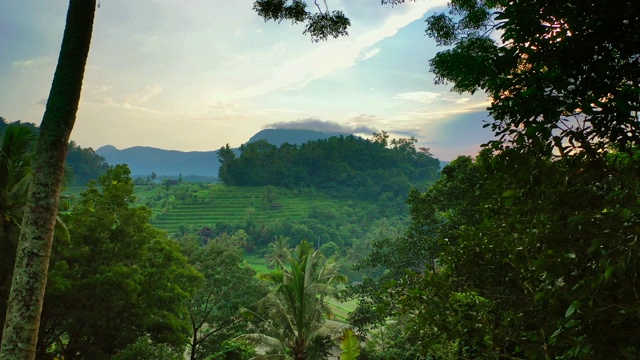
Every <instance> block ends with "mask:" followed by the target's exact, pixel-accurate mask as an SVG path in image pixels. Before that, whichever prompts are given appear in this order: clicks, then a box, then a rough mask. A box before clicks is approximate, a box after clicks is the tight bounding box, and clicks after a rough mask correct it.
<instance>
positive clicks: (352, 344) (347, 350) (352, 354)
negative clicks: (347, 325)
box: [340, 329, 360, 360]
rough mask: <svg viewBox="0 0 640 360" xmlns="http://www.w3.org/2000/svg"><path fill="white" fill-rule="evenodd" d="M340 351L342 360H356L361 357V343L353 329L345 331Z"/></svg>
mask: <svg viewBox="0 0 640 360" xmlns="http://www.w3.org/2000/svg"><path fill="white" fill-rule="evenodd" d="M340 349H341V350H342V351H341V352H340V360H356V359H357V358H358V355H360V342H359V341H358V338H357V337H356V336H355V335H354V334H353V331H351V329H344V332H343V334H342V341H340Z"/></svg>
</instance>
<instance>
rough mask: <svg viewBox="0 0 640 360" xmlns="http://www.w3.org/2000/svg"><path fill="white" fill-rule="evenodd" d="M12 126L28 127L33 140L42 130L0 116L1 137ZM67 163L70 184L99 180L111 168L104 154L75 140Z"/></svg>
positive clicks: (67, 176) (66, 176) (67, 179)
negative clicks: (82, 145) (8, 120)
mask: <svg viewBox="0 0 640 360" xmlns="http://www.w3.org/2000/svg"><path fill="white" fill-rule="evenodd" d="M11 126H14V127H15V126H18V127H21V128H25V129H28V130H29V131H30V132H31V134H32V138H31V142H33V141H34V140H35V137H36V136H37V135H38V134H39V132H40V128H39V127H38V126H37V125H35V124H33V123H27V122H20V121H15V122H11V123H9V122H7V121H6V120H5V119H4V118H2V117H0V138H2V136H3V134H4V133H5V131H6V129H8V128H9V127H11ZM32 146H33V143H32V144H30V146H29V149H30V151H31V147H32ZM65 163H66V168H65V182H66V183H67V184H68V185H85V184H87V183H88V182H89V180H97V179H98V177H100V176H101V175H103V174H104V173H105V172H106V171H107V169H108V168H109V164H107V161H106V159H105V158H104V157H103V156H100V155H98V154H96V152H95V151H94V150H93V149H92V148H83V147H81V146H79V145H78V144H76V143H75V141H70V142H69V150H68V152H67V157H66V160H65Z"/></svg>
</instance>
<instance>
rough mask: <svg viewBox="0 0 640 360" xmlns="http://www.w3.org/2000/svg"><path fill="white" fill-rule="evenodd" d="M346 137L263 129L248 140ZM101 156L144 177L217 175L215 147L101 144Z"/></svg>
mask: <svg viewBox="0 0 640 360" xmlns="http://www.w3.org/2000/svg"><path fill="white" fill-rule="evenodd" d="M340 135H344V136H348V135H349V134H346V133H337V132H322V131H315V130H304V129H265V130H261V131H259V132H258V133H256V134H255V135H253V136H252V137H251V138H250V139H249V141H247V142H248V143H249V142H255V141H258V140H262V139H264V140H267V141H268V142H269V143H271V144H274V145H276V146H280V145H281V144H282V143H285V142H287V143H289V144H295V145H302V144H303V143H306V142H308V141H312V140H320V139H327V138H330V137H332V136H340ZM96 153H97V154H98V155H100V156H104V157H105V159H107V162H108V163H109V164H110V165H116V164H127V165H129V168H130V169H131V174H132V175H134V176H147V175H149V174H151V173H152V172H155V173H156V174H157V175H164V176H178V175H180V174H182V175H183V176H189V175H197V176H218V168H220V162H219V161H218V150H214V151H177V150H164V149H159V148H154V147H148V146H134V147H130V148H127V149H122V150H120V149H117V148H116V147H114V146H113V145H105V146H102V147H100V148H99V149H98V150H96Z"/></svg>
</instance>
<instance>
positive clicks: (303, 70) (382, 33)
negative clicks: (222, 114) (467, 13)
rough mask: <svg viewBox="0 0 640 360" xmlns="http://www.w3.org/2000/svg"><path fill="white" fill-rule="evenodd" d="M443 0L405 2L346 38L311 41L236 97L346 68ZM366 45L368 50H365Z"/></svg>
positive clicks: (297, 85) (286, 86)
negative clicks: (398, 9)
mask: <svg viewBox="0 0 640 360" xmlns="http://www.w3.org/2000/svg"><path fill="white" fill-rule="evenodd" d="M443 4H445V2H444V1H440V2H437V3H431V2H419V3H408V4H405V5H404V7H405V11H402V12H393V13H392V14H391V15H389V16H388V17H387V19H386V20H385V21H384V22H383V23H382V24H380V25H378V26H375V27H371V28H369V29H362V30H358V29H351V31H352V33H351V35H350V36H349V37H347V38H342V39H338V40H332V41H330V42H327V43H322V44H315V45H317V46H316V47H314V48H312V49H311V50H310V51H307V52H306V53H304V54H302V55H300V56H297V57H295V58H292V59H290V60H289V61H286V62H284V63H282V64H281V65H279V66H277V67H275V68H272V69H271V71H270V73H271V75H270V76H269V77H268V78H266V79H264V80H263V81H261V82H260V83H258V84H256V85H254V86H252V87H249V88H247V89H244V90H243V91H239V92H237V93H236V94H235V96H238V97H253V96H259V95H262V94H266V93H269V92H272V91H276V90H279V89H291V88H302V87H304V86H306V85H307V84H309V83H310V82H312V81H313V80H316V79H319V78H322V77H325V76H328V75H330V74H332V73H334V72H336V71H338V70H341V69H346V68H349V67H351V66H353V65H355V64H356V63H357V62H358V61H363V60H366V59H369V58H371V57H372V56H375V55H376V54H378V53H379V51H380V50H379V49H378V48H373V47H374V46H375V45H376V44H377V43H379V42H381V41H382V40H384V39H387V38H389V37H392V36H394V35H395V34H396V33H397V32H398V31H399V30H400V29H402V28H404V27H405V26H407V25H409V24H411V23H412V22H414V21H416V20H420V19H422V18H423V17H424V14H425V13H426V12H428V11H429V10H430V9H433V8H435V7H436V6H442V5H443ZM369 49H370V50H369Z"/></svg>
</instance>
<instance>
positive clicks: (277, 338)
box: [239, 241, 347, 360]
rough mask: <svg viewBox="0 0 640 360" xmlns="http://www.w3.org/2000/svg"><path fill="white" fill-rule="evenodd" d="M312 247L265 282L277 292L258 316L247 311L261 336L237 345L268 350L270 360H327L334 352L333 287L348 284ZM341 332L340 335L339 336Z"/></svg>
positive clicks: (301, 249)
mask: <svg viewBox="0 0 640 360" xmlns="http://www.w3.org/2000/svg"><path fill="white" fill-rule="evenodd" d="M322 260H323V259H322V256H320V254H319V253H318V252H317V251H313V246H312V244H310V243H308V242H306V241H303V242H302V243H300V245H299V246H298V247H297V248H296V249H295V251H294V252H293V254H292V256H291V257H290V258H289V259H288V260H287V261H286V262H281V263H280V266H279V269H281V270H275V271H273V272H271V273H267V274H264V275H262V276H261V278H262V279H263V280H265V281H267V282H269V283H270V284H271V285H272V286H273V288H272V291H271V293H270V294H268V295H267V296H266V297H265V298H264V299H262V300H261V301H260V304H259V310H258V311H257V312H250V311H246V312H245V313H247V315H248V316H256V317H258V318H259V319H261V321H262V326H263V331H261V332H260V333H254V334H245V335H242V336H240V337H239V339H242V340H247V341H251V342H253V343H255V344H258V345H260V346H261V347H264V348H266V349H268V353H269V354H273V355H270V358H276V357H279V358H285V357H286V356H287V355H288V356H291V357H293V358H294V359H296V360H304V359H323V358H326V356H327V355H328V352H329V351H330V350H331V349H332V348H334V347H335V346H336V344H335V342H334V340H333V337H335V336H336V335H338V336H339V332H337V331H336V330H337V329H332V328H331V326H329V324H327V319H330V318H331V317H332V316H333V314H332V311H331V308H330V307H329V305H328V304H327V302H326V299H327V297H330V296H336V295H337V290H336V288H335V285H337V284H339V283H344V282H346V280H347V279H346V278H345V277H344V276H342V275H340V274H338V273H337V271H336V266H335V263H334V262H332V261H327V262H324V263H322ZM336 332H337V334H336Z"/></svg>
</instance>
